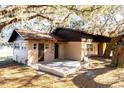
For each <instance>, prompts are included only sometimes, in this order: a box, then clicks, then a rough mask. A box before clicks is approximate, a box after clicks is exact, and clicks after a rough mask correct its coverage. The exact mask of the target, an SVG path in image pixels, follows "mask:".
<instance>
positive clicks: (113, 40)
mask: <svg viewBox="0 0 124 93" xmlns="http://www.w3.org/2000/svg"><path fill="white" fill-rule="evenodd" d="M122 38H124V35H121V36H118V37H114V38H112V39H111V41H110V43H109V44H108V45H107V47H106V49H105V53H104V56H105V57H109V56H110V53H111V50H112V49H113V48H114V47H115V46H116V44H117V42H118V41H119V40H121V39H122Z"/></svg>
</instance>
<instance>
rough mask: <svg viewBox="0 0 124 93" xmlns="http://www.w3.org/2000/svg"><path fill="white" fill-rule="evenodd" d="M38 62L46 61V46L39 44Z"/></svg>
mask: <svg viewBox="0 0 124 93" xmlns="http://www.w3.org/2000/svg"><path fill="white" fill-rule="evenodd" d="M38 61H44V44H38Z"/></svg>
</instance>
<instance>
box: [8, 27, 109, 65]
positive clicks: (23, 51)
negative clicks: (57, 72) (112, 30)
mask: <svg viewBox="0 0 124 93" xmlns="http://www.w3.org/2000/svg"><path fill="white" fill-rule="evenodd" d="M110 40H111V38H109V37H105V36H100V35H92V34H88V33H86V32H84V31H80V30H74V29H70V28H56V29H55V30H54V31H53V32H52V33H50V34H47V33H40V32H35V31H26V30H21V29H20V30H18V29H17V30H14V31H13V33H12V35H11V36H10V38H9V41H8V42H13V43H14V49H13V59H14V60H15V61H18V62H20V63H24V64H28V65H30V64H33V63H37V62H41V61H51V60H54V59H57V58H60V59H72V60H79V61H81V60H83V58H84V57H85V56H92V55H99V56H102V55H103V53H104V50H105V48H106V44H107V43H109V42H110Z"/></svg>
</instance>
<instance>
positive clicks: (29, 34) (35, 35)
mask: <svg viewBox="0 0 124 93" xmlns="http://www.w3.org/2000/svg"><path fill="white" fill-rule="evenodd" d="M15 31H16V32H17V33H18V34H19V35H21V36H22V37H23V39H27V40H29V39H32V40H34V39H36V40H41V39H44V40H51V39H52V37H51V36H50V35H49V34H47V33H41V32H35V31H29V30H20V29H18V30H15Z"/></svg>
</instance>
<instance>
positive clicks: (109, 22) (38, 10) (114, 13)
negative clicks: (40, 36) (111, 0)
mask: <svg viewBox="0 0 124 93" xmlns="http://www.w3.org/2000/svg"><path fill="white" fill-rule="evenodd" d="M123 15H124V7H123V6H114V5H113V6H110V5H109V6H107V5H87V6H86V5H7V6H0V31H1V34H2V37H9V36H8V35H9V34H8V35H7V33H9V32H10V33H11V31H10V29H15V28H25V29H31V30H35V31H47V32H49V31H52V30H53V29H54V28H55V27H58V26H62V27H71V28H75V29H84V31H87V32H89V33H92V34H100V35H106V36H115V35H117V34H118V32H119V31H120V29H121V28H123V24H124V21H123V20H124V17H123ZM6 31H7V32H6ZM8 31H9V32H8ZM3 33H4V34H3Z"/></svg>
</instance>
